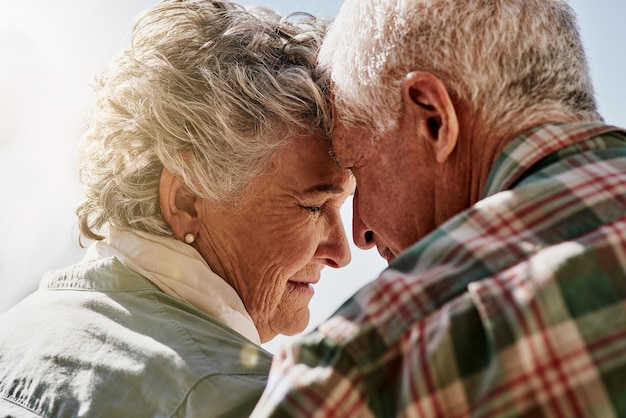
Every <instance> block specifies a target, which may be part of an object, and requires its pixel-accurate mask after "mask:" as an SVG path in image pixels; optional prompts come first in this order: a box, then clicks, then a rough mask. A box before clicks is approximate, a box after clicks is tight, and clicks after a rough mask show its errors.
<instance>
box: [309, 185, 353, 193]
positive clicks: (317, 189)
mask: <svg viewBox="0 0 626 418" xmlns="http://www.w3.org/2000/svg"><path fill="white" fill-rule="evenodd" d="M343 192H344V190H343V188H342V187H338V186H337V185H335V184H330V183H320V184H315V185H313V186H311V187H307V188H306V189H304V193H305V194H312V193H328V194H341V193H343Z"/></svg>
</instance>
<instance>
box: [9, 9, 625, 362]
mask: <svg viewBox="0 0 626 418" xmlns="http://www.w3.org/2000/svg"><path fill="white" fill-rule="evenodd" d="M155 1H156V0H133V1H132V2H131V1H128V0H107V1H104V0H56V1H53V2H52V1H48V0H20V1H4V2H0V51H2V60H1V61H2V64H1V65H0V132H1V134H0V190H1V191H2V193H3V197H2V199H1V200H0V232H1V235H0V313H1V312H3V311H4V310H6V309H8V308H9V307H10V306H12V305H13V304H15V303H16V302H17V301H19V300H20V299H22V298H23V297H24V296H26V295H27V294H28V293H30V292H32V291H33V290H34V289H35V288H36V286H37V283H38V282H39V280H40V279H41V276H42V274H43V273H44V272H45V271H46V270H49V269H54V268H60V267H64V266H66V265H69V264H71V263H74V262H76V261H78V260H79V259H80V258H81V257H82V254H83V250H81V249H80V248H79V247H78V244H77V236H78V228H77V226H76V222H75V218H74V208H75V206H76V202H77V201H78V198H79V196H80V185H79V183H78V174H77V166H76V158H75V157H76V152H75V147H76V143H77V140H78V136H79V130H80V123H81V117H82V115H83V113H84V111H85V108H86V107H87V106H88V105H89V104H90V102H91V99H92V96H91V88H90V83H91V81H92V79H93V76H94V74H96V73H97V72H99V71H100V70H101V69H102V68H103V67H104V65H105V64H106V63H107V62H108V61H109V59H110V58H111V57H112V56H113V55H115V54H116V53H117V52H118V51H119V50H120V49H121V48H122V47H124V46H125V45H126V44H127V42H128V35H129V31H130V27H131V23H132V21H133V19H134V17H135V16H136V15H137V13H138V12H140V11H141V10H143V9H145V8H147V7H150V6H151V5H153V4H154V3H155ZM241 2H242V3H243V4H258V5H263V6H268V7H271V8H274V9H276V10H278V11H279V12H281V13H283V14H284V13H288V12H292V11H296V10H303V11H307V12H310V13H313V14H315V15H321V16H334V15H335V14H336V13H337V11H338V10H339V7H340V4H341V1H340V0H301V1H293V0H241ZM571 4H572V6H573V7H574V9H575V10H576V11H577V13H578V15H579V23H580V26H581V30H582V34H583V39H584V42H585V46H586V48H587V52H588V56H589V60H590V64H591V67H592V77H593V79H594V82H595V86H596V91H597V96H598V100H599V102H600V109H601V112H602V114H603V115H604V117H605V119H606V121H607V122H608V123H610V124H614V125H619V126H623V127H624V126H626V99H625V98H626V82H625V81H624V75H623V74H624V68H626V44H625V41H624V39H625V38H624V35H623V33H622V32H623V30H622V29H621V28H622V27H623V22H624V20H625V18H626V2H624V1H623V0H595V1H590V0H572V1H571ZM350 206H351V205H350V201H348V204H347V205H346V206H344V209H343V215H344V220H345V222H346V228H347V232H348V234H349V235H350V236H351V231H350V225H351V207H350ZM352 249H353V257H352V259H353V261H352V263H351V265H350V266H348V267H346V268H343V269H341V270H332V269H330V268H327V269H325V270H324V272H323V274H322V280H321V282H320V283H319V284H318V285H317V286H316V295H315V297H314V298H313V300H312V302H311V313H312V316H311V323H310V325H309V328H308V329H311V328H313V327H314V326H315V325H317V324H318V323H319V322H320V321H322V320H323V319H324V318H326V317H327V316H329V315H330V314H331V313H332V312H333V311H334V310H335V309H336V308H337V307H338V306H339V305H340V304H341V302H343V300H345V299H346V298H347V297H348V296H349V295H350V294H351V293H353V292H354V291H355V290H356V289H358V288H359V287H361V286H362V285H363V284H365V283H366V282H368V281H369V280H372V279H374V278H375V277H376V275H377V273H378V272H380V271H381V270H382V269H383V268H384V266H385V262H384V260H382V259H381V258H380V257H379V256H378V253H377V252H376V251H375V250H372V251H367V252H365V251H360V250H358V249H356V248H355V247H354V246H353V247H352ZM284 339H285V338H284V337H278V338H276V339H275V340H274V341H272V342H271V343H269V344H267V345H266V348H268V349H269V350H270V351H275V348H276V346H277V345H278V344H280V343H281V342H283V341H284Z"/></svg>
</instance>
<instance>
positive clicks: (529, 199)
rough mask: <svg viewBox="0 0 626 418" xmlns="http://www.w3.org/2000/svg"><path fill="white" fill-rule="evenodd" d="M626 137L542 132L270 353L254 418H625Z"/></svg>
mask: <svg viewBox="0 0 626 418" xmlns="http://www.w3.org/2000/svg"><path fill="white" fill-rule="evenodd" d="M625 140H626V131H623V130H621V129H617V128H614V127H609V126H603V125H600V124H593V123H570V124H549V125H544V126H541V127H539V128H536V129H534V130H533V131H531V132H529V133H527V134H525V135H523V136H521V137H519V138H517V139H516V140H515V141H513V142H512V143H511V144H509V146H507V148H506V149H505V151H504V153H503V155H501V156H500V158H499V159H498V160H497V161H496V163H495V165H494V167H493V169H492V171H491V173H490V177H489V179H488V182H487V184H486V187H485V190H486V192H485V195H484V198H483V199H482V200H480V201H479V202H478V203H476V204H475V205H474V206H472V207H471V208H469V209H468V210H466V211H464V212H463V213H461V214H459V215H457V216H456V217H454V218H452V219H451V220H449V221H448V222H446V223H445V224H444V225H442V226H441V227H439V228H438V229H437V230H435V231H434V232H433V233H431V234H430V235H429V236H427V237H426V238H424V239H423V240H421V241H420V242H418V243H417V244H415V245H414V246H413V247H411V248H410V249H408V250H407V251H406V252H405V253H403V254H402V255H401V256H400V257H398V258H397V259H396V260H394V261H393V262H392V263H391V264H390V266H389V268H388V269H386V270H385V271H384V272H383V273H382V274H381V275H380V277H379V278H378V279H376V280H375V281H373V282H372V283H370V284H368V285H366V286H365V287H364V288H363V289H361V290H360V291H359V292H358V293H357V294H356V295H354V296H353V297H352V298H351V299H349V300H348V301H347V302H346V303H345V304H344V305H343V306H342V307H341V308H340V309H339V310H338V311H337V312H336V313H335V314H334V315H333V316H332V317H331V318H330V319H328V320H327V321H325V322H324V323H322V324H321V325H320V326H319V327H318V329H317V330H316V331H314V332H313V333H311V334H309V335H306V336H303V337H300V338H298V339H297V340H295V342H293V343H291V344H289V345H287V346H286V347H285V348H284V349H283V350H281V352H280V353H279V354H278V355H277V356H276V357H275V359H274V363H273V366H272V370H271V373H270V378H269V379H270V380H269V384H268V388H267V389H266V391H265V393H264V394H263V397H262V398H261V401H260V402H259V404H258V405H257V408H256V409H255V413H254V414H253V416H254V417H264V416H274V417H281V416H298V417H323V416H324V417H326V416H335V417H370V416H379V417H392V416H403V417H468V416H473V417H502V416H507V417H581V416H589V417H592V416H593V417H602V418H607V417H615V416H621V417H626V142H624V141H625Z"/></svg>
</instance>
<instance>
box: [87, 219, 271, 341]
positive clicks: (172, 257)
mask: <svg viewBox="0 0 626 418" xmlns="http://www.w3.org/2000/svg"><path fill="white" fill-rule="evenodd" d="M87 257H88V258H105V257H116V258H117V259H118V260H120V262H121V263H122V264H124V265H125V266H126V267H128V268H129V269H131V270H133V271H134V272H136V273H139V274H141V275H142V276H144V277H145V278H147V279H148V280H150V281H151V282H152V283H154V284H155V285H157V286H158V287H159V288H160V289H161V290H162V291H163V292H165V293H167V294H168V295H170V296H172V297H175V298H177V299H180V300H183V301H185V302H187V303H189V304H191V305H193V306H195V307H196V308H198V309H200V310H201V311H203V312H205V313H207V314H209V315H211V316H212V317H214V318H216V319H217V320H219V321H220V322H222V323H223V324H225V325H227V326H228V327H230V328H232V329H234V330H235V331H237V332H239V333H240V334H242V335H243V336H245V337H247V338H248V339H249V340H251V341H252V342H254V343H256V344H260V343H261V340H260V337H259V333H258V331H257V329H256V327H255V325H254V322H253V321H252V318H251V317H250V315H249V314H248V312H247V310H246V308H245V306H244V304H243V302H242V300H241V298H240V297H239V295H238V294H237V292H236V291H235V289H234V288H232V287H231V286H230V285H229V284H228V283H227V282H226V281H225V280H224V279H223V278H221V277H220V276H218V275H217V274H215V273H214V272H213V271H212V270H211V268H210V267H209V265H208V264H207V262H206V261H205V260H204V258H202V256H201V255H200V253H198V252H197V251H196V250H195V249H194V248H193V247H192V246H190V245H187V244H185V243H183V242H181V241H178V240H177V239H175V238H168V237H160V236H156V235H151V234H148V233H145V232H141V231H120V230H118V229H117V228H115V227H112V226H110V227H109V236H108V238H107V239H106V241H98V242H96V243H94V244H92V247H91V248H90V251H89V253H88V256H87Z"/></svg>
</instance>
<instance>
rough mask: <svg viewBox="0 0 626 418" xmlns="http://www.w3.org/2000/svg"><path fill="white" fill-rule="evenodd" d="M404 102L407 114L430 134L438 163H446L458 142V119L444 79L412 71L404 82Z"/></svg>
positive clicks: (420, 128)
mask: <svg viewBox="0 0 626 418" xmlns="http://www.w3.org/2000/svg"><path fill="white" fill-rule="evenodd" d="M402 101H403V105H404V110H405V115H406V116H409V117H411V118H413V119H414V120H415V128H416V129H419V130H420V132H419V133H420V134H422V135H426V136H427V139H428V140H429V142H430V143H431V144H432V147H433V149H434V151H435V157H436V159H437V162H438V163H444V162H445V161H446V160H447V159H448V157H449V156H450V154H452V151H454V148H455V147H456V145H457V141H458V139H459V120H458V116H457V112H456V109H455V107H454V104H453V103H452V99H451V98H450V95H449V94H448V90H447V89H446V87H445V85H444V84H443V82H442V81H441V80H440V79H439V78H437V77H436V76H434V75H433V74H431V73H428V72H424V71H414V72H411V73H409V74H407V76H406V77H405V79H404V82H403V83H402ZM406 112H409V113H406Z"/></svg>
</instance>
